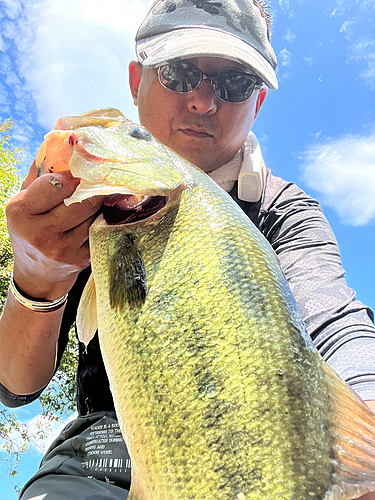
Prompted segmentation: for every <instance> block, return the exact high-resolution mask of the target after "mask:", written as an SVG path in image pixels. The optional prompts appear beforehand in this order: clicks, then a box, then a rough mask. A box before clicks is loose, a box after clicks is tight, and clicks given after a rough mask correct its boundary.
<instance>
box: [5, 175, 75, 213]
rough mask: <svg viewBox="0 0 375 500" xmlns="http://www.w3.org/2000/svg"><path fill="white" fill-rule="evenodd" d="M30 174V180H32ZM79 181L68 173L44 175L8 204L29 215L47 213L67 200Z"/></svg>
mask: <svg viewBox="0 0 375 500" xmlns="http://www.w3.org/2000/svg"><path fill="white" fill-rule="evenodd" d="M32 178H33V177H32V174H30V179H32ZM79 182H80V181H79V179H77V178H75V177H73V176H72V174H71V173H70V172H68V171H66V172H59V173H57V174H44V175H42V176H40V177H38V178H36V179H35V180H34V181H33V182H31V184H30V185H28V186H27V187H26V188H25V189H23V190H22V191H20V192H19V193H18V194H17V195H16V196H14V197H13V198H12V200H11V202H10V205H11V208H12V205H13V204H17V206H18V205H19V207H18V208H19V209H20V210H22V211H23V212H25V213H27V214H29V215H38V214H43V213H47V212H49V211H50V210H52V209H53V208H55V207H56V206H58V205H61V204H62V203H63V201H64V199H65V198H69V196H71V195H72V194H73V192H74V190H75V189H76V187H77V186H78V184H79Z"/></svg>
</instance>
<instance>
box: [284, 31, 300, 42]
mask: <svg viewBox="0 0 375 500" xmlns="http://www.w3.org/2000/svg"><path fill="white" fill-rule="evenodd" d="M296 36H297V35H295V34H294V33H292V30H291V29H290V28H287V29H286V35H285V36H284V40H286V41H287V42H290V43H292V42H293V41H294V40H295V38H296Z"/></svg>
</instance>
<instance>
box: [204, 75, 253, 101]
mask: <svg viewBox="0 0 375 500" xmlns="http://www.w3.org/2000/svg"><path fill="white" fill-rule="evenodd" d="M256 84H257V80H256V78H255V77H254V76H252V75H247V74H246V73H238V72H235V71H233V72H227V73H220V74H219V75H216V76H215V78H214V79H213V81H212V85H213V88H214V91H215V93H216V95H217V96H218V97H219V98H220V99H222V100H223V101H227V102H244V101H246V100H247V99H249V97H250V96H251V94H252V93H253V92H254V88H255V86H256Z"/></svg>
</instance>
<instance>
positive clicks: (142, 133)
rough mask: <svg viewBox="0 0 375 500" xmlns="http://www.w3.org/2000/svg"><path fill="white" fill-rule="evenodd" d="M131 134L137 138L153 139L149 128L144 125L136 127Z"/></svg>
mask: <svg viewBox="0 0 375 500" xmlns="http://www.w3.org/2000/svg"><path fill="white" fill-rule="evenodd" d="M129 135H130V136H132V137H134V138H135V139H145V140H147V139H151V134H150V132H149V131H148V130H146V129H145V128H143V127H135V128H133V130H131V131H130V132H129Z"/></svg>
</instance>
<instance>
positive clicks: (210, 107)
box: [186, 80, 218, 115]
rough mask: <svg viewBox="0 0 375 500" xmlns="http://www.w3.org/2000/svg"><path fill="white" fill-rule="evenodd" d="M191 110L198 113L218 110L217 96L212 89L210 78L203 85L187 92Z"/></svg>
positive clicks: (188, 104)
mask: <svg viewBox="0 0 375 500" xmlns="http://www.w3.org/2000/svg"><path fill="white" fill-rule="evenodd" d="M186 97H187V106H188V109H189V111H191V112H192V113H198V114H210V115H211V114H214V113H215V112H216V110H217V100H218V99H217V97H216V95H215V93H214V91H213V90H212V87H211V83H210V81H209V80H205V81H204V82H202V83H201V85H200V86H199V87H198V88H197V89H195V90H193V91H192V92H190V93H189V94H186Z"/></svg>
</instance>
